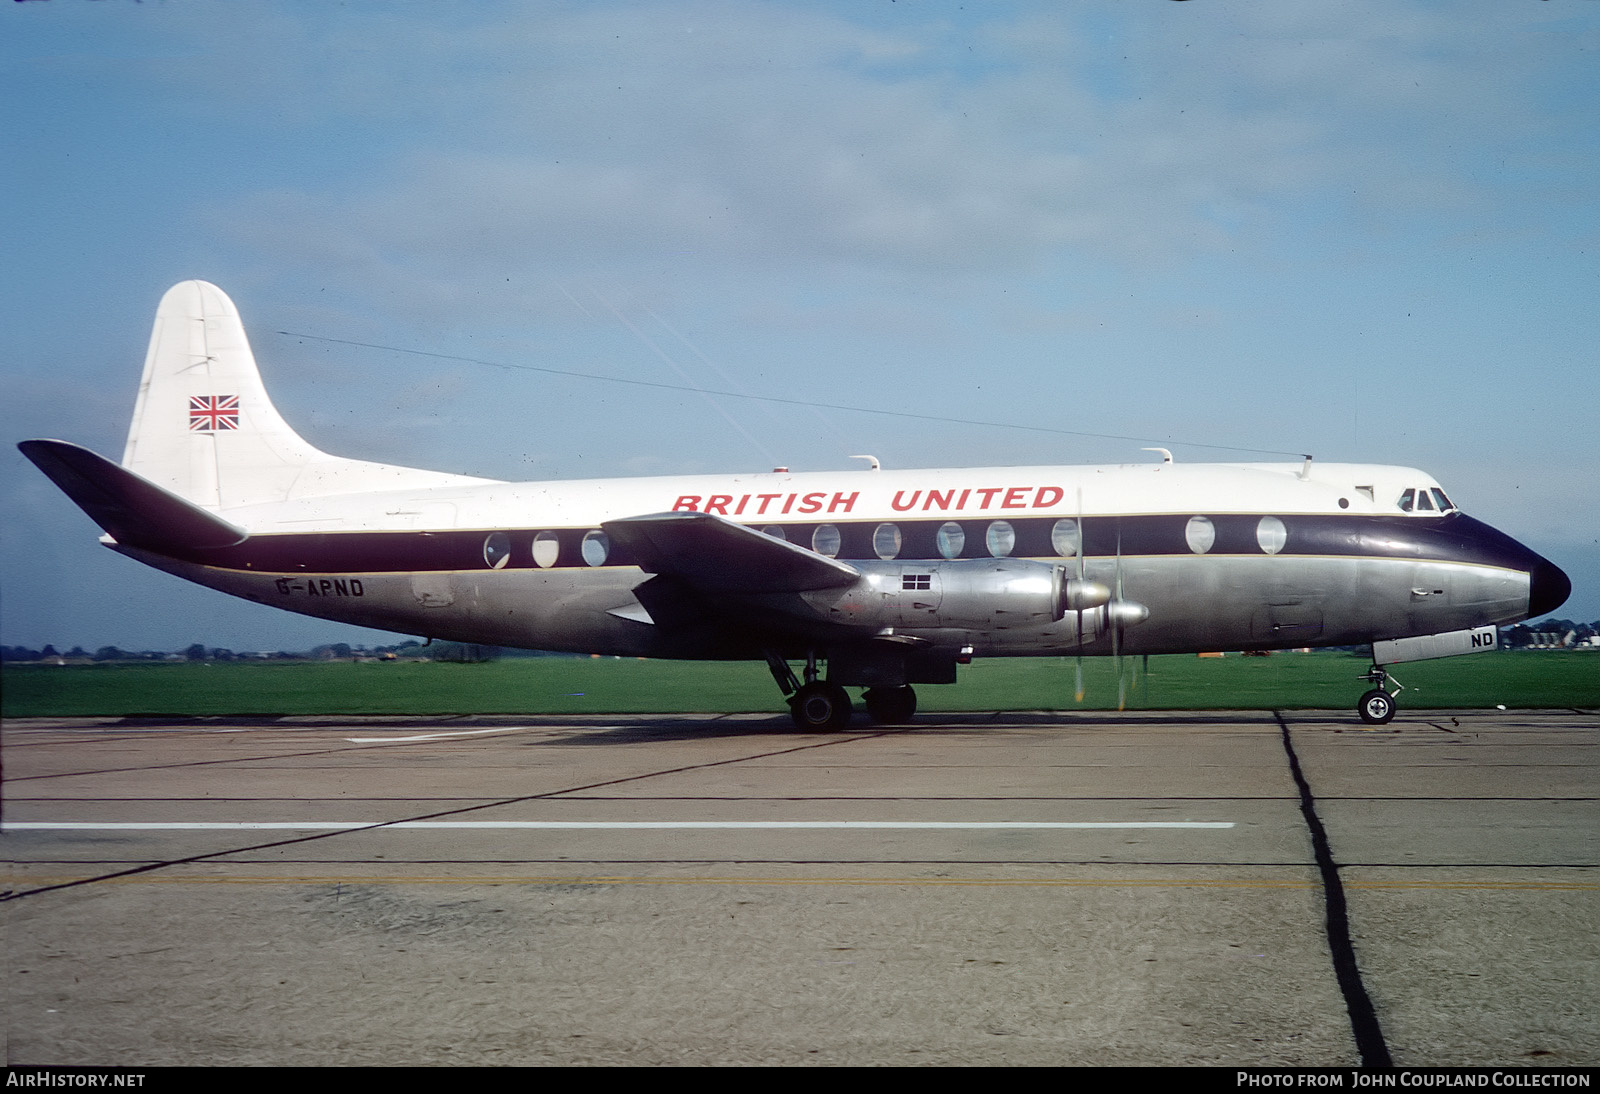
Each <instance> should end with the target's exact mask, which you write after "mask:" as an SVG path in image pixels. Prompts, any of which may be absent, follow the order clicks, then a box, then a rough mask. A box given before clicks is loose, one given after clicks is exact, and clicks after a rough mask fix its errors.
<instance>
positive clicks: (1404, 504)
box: [1400, 490, 1417, 513]
mask: <svg viewBox="0 0 1600 1094" xmlns="http://www.w3.org/2000/svg"><path fill="white" fill-rule="evenodd" d="M1416 504H1417V492H1416V491H1415V490H1407V491H1406V492H1405V493H1404V494H1401V495H1400V511H1401V512H1402V513H1409V512H1411V510H1412V509H1414V508H1415V507H1416Z"/></svg>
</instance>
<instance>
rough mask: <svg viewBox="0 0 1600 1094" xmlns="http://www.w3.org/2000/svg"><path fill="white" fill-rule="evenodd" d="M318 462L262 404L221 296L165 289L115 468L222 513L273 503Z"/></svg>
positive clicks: (211, 288) (256, 376)
mask: <svg viewBox="0 0 1600 1094" xmlns="http://www.w3.org/2000/svg"><path fill="white" fill-rule="evenodd" d="M319 458H323V459H325V458H327V457H326V456H324V454H323V453H322V452H319V451H318V450H317V449H315V448H313V447H312V446H311V445H309V444H307V443H306V442H305V441H303V440H301V438H300V436H299V435H298V434H297V433H295V431H294V430H292V429H290V428H289V423H287V422H285V421H284V420H283V416H282V415H280V414H279V413H278V411H277V408H276V407H274V406H273V405H272V400H270V399H268V398H267V391H266V388H265V387H263V386H262V384H261V374H260V373H259V372H257V371H256V359H255V356H254V355H253V354H251V352H250V342H249V340H248V339H247V338H246V337H245V333H244V324H243V323H242V322H241V321H240V319H239V312H238V309H236V308H235V307H234V306H233V301H232V300H229V299H228V297H227V294H225V293H224V292H223V291H222V290H221V289H219V288H217V287H216V286H215V285H210V284H207V283H206V282H204V281H185V282H183V283H182V284H181V285H174V286H173V287H172V288H171V289H169V290H167V294H166V295H165V296H163V297H162V298H161V306H160V307H159V308H157V309H156V325H155V330H154V331H152V332H151V334H150V352H149V354H148V355H146V357H145V361H144V378H143V379H142V380H140V381H139V401H138V402H137V403H136V404H135V406H134V409H133V425H132V426H131V427H130V428H129V430H128V446H127V448H126V449H125V450H124V451H123V454H122V466H123V467H126V468H127V469H128V470H130V471H133V472H136V473H137V474H140V475H143V476H144V477H145V478H147V479H149V480H150V481H151V482H153V483H155V484H156V485H157V486H162V487H165V488H166V489H168V490H171V491H172V492H173V493H174V494H177V495H179V496H180V497H184V498H188V499H189V500H190V501H193V502H196V503H198V504H200V505H204V506H208V507H213V508H223V507H231V506H235V505H249V504H251V503H253V502H258V501H279V500H281V499H282V498H284V497H285V496H286V494H287V492H288V490H289V488H290V486H291V484H292V483H293V481H294V479H295V477H296V475H297V473H298V472H299V470H300V468H302V467H303V466H304V465H306V464H307V463H310V462H311V461H313V460H316V459H319ZM224 465H226V474H224V473H223V467H224Z"/></svg>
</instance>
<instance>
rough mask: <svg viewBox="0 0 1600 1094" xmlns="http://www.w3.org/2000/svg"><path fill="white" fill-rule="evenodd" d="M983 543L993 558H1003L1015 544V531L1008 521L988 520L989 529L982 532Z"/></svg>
mask: <svg viewBox="0 0 1600 1094" xmlns="http://www.w3.org/2000/svg"><path fill="white" fill-rule="evenodd" d="M983 545H984V546H985V547H987V548H989V553H990V554H991V555H993V556H994V557H995V558H1005V557H1006V556H1007V555H1009V554H1011V552H1012V551H1013V550H1014V549H1015V548H1016V546H1017V533H1016V531H1015V530H1014V529H1013V528H1012V527H1011V524H1010V522H1009V521H1004V520H995V521H990V522H989V530H988V531H987V532H985V533H984V534H983Z"/></svg>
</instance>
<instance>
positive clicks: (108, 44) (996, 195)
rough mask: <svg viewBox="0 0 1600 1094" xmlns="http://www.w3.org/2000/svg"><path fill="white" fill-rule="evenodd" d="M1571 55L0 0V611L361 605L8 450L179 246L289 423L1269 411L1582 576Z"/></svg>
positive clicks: (625, 455)
mask: <svg viewBox="0 0 1600 1094" xmlns="http://www.w3.org/2000/svg"><path fill="white" fill-rule="evenodd" d="M1597 65H1600V2H1596V0H1545V2H1541V0H1484V2H1472V0H1467V2H1448V3H1447V2H1423V0H1411V2H1406V0H1371V2H1362V0H1351V2H1345V3H1329V2H1327V0H1305V2H1302V0H1190V2H1186V3H1173V2H1169V0H1148V2H1139V3H1128V2H1124V3H1111V2H1109V0H1108V2H1105V3H1090V2H1085V3H1077V4H1071V5H1066V4H1058V3H1053V2H1037V3H1030V2H1014V3H1007V2H1004V0H1001V2H985V3H982V4H977V3H965V4H960V3H933V2H919V0H899V2H891V0H881V2H871V0H850V2H842V0H841V2H837V3H825V2H799V0H790V2H768V3H760V2H662V3H654V2H639V3H606V2H603V0H602V2H590V3H578V2H571V3H558V2H549V3H544V2H504V3H497V2H494V0H480V2H475V3H472V4H441V3H436V2H406V0H384V2H371V3H369V2H364V0H350V2H346V3H343V4H339V5H331V4H327V3H320V2H295V0H279V2H276V3H272V4H238V3H221V2H215V0H147V2H144V3H135V2H131V0H98V2H97V0H28V2H19V3H9V4H7V5H6V6H5V7H4V8H3V9H0V90H3V95H4V98H3V101H4V102H5V104H6V107H5V110H4V111H3V112H0V181H3V185H4V193H5V200H4V202H3V203H0V254H3V255H4V259H5V260H4V261H3V262H0V288H3V299H4V301H5V304H4V307H3V311H0V390H3V392H4V398H3V400H0V437H3V439H4V440H5V441H6V444H5V445H4V446H3V450H0V499H3V504H4V506H5V512H6V519H5V520H4V522H3V524H0V640H3V642H4V643H5V644H8V645H29V646H33V647H35V648H37V647H40V646H42V645H44V644H45V643H52V644H54V645H55V646H57V647H58V648H60V649H67V648H69V647H71V646H73V645H82V646H84V647H86V648H88V649H91V650H92V649H95V648H97V647H99V646H102V645H116V646H120V647H123V648H126V649H173V648H181V647H183V646H186V645H188V644H189V643H191V642H202V643H204V644H206V645H208V646H222V647H226V648H229V649H234V650H276V649H303V648H307V647H309V646H311V645H314V644H317V643H320V642H334V641H344V642H349V643H351V644H368V645H370V644H377V643H382V642H388V641H393V640H394V639H393V637H392V636H388V635H384V634H381V633H379V632H374V631H367V630H362V629H360V628H354V627H346V626H340V625H336V624H331V623H325V622H321V621H316V620H309V619H304V618H301V617H296V616H292V615H288V614H286V613H281V612H275V611H273V610H271V609H268V608H265V607H261V606H258V605H254V604H248V603H245V602H242V601H236V600H232V599H230V598H228V597H225V596H223V595H222V594H219V593H215V592H211V591H209V590H204V589H200V588H198V587H195V586H191V585H187V584H186V583H184V582H181V581H179V580H177V579H175V578H172V577H169V576H167V575H165V574H161V573H158V572H156V571H153V570H149V569H147V568H145V567H142V566H140V565H138V564H137V563H134V562H132V561H131V560H128V559H125V558H122V557H121V556H118V555H116V554H114V553H113V552H111V551H108V550H106V549H105V548H104V547H101V546H100V545H99V544H98V543H97V536H98V529H96V528H95V527H94V526H93V525H92V523H91V522H90V521H89V520H88V519H87V518H86V517H84V516H83V515H82V514H81V513H79V512H78V510H77V509H76V508H75V507H74V506H73V505H72V504H71V503H70V502H69V501H68V500H67V499H66V498H65V497H64V496H63V495H61V494H60V493H59V491H57V490H56V489H55V487H54V486H52V485H51V484H50V483H49V482H48V481H47V480H46V479H45V478H44V477H43V476H42V475H40V474H39V473H38V472H37V471H36V470H35V469H34V468H33V467H32V465H30V464H29V463H28V462H27V461H26V460H25V459H24V458H23V457H22V456H21V455H20V453H18V452H17V451H16V449H15V447H14V445H15V442H16V441H19V440H23V439H26V438H30V437H59V438H62V439H65V440H70V441H74V442H77V443H80V444H84V445H87V446H89V447H91V448H93V449H95V450H97V451H99V452H102V453H105V454H108V455H110V456H112V457H113V458H117V457H119V456H120V455H121V451H122V445H123V441H124V438H125V435H126V431H127V423H128V419H129V417H130V415H131V412H132V406H133V400H134V395H135V393H136V390H137V386H138V380H139V371H140V368H141V366H142V362H143V358H144V350H145V345H146V342H147V340H148V338H149V332H150V325H151V322H152V320H153V317H154V311H155V306H156V302H157V301H158V300H159V299H160V297H161V294H162V293H163V292H164V291H165V290H166V289H167V288H168V287H169V286H171V285H172V284H174V283H176V282H178V281H182V280H186V279H189V278H202V279H205V280H208V281H212V282H214V283H216V284H218V285H220V286H221V287H222V288H223V289H224V290H225V291H226V292H227V293H228V294H229V295H230V296H231V297H232V298H233V300H234V301H235V303H236V304H237V305H238V307H239V309H240V312H241V314H242V315H243V317H244V321H245V325H246V329H247V330H248V331H249V332H250V336H251V340H252V344H253V346H254V348H255V352H256V357H257V359H258V361H259V362H260V365H261V368H262V372H263V375H264V377H265V379H266V382H267V385H268V389H269V390H270V391H271V392H272V393H273V398H274V400H275V402H276V403H277V404H278V406H279V409H280V410H282V411H283V413H284V415H285V417H287V418H288V419H289V421H290V422H291V423H293V424H294V425H295V426H296V427H297V428H298V429H299V430H300V431H301V432H302V433H303V434H304V435H305V436H306V437H307V439H308V440H310V441H311V442H312V443H314V444H316V445H317V446H318V447H321V448H323V449H325V450H328V451H330V452H334V453H336V454H339V455H344V456H352V457H357V458H362V459H371V460H378V461H382V462H386V463H396V464H403V465H410V466H419V467H428V468H434V469H438V470H445V471H455V472H462V473H468V474H473V475H481V476H486V477H491V478H500V479H512V480H528V479H565V478H593V477H603V476H614V475H655V474H675V473H683V472H742V471H751V470H766V469H769V468H771V467H773V466H778V465H783V466H787V467H791V468H793V469H794V470H797V471H799V470H834V469H844V468H849V467H858V466H860V463H859V462H858V461H852V460H851V459H850V458H849V457H850V456H851V455H852V454H855V453H872V454H874V455H876V456H877V457H878V458H879V459H880V460H881V461H882V462H883V464H884V466H886V467H937V466H951V465H1002V464H1048V463H1125V462H1137V461H1141V460H1146V459H1150V458H1151V457H1150V456H1149V454H1147V453H1142V452H1140V451H1139V449H1140V447H1141V446H1142V445H1163V446H1166V447H1169V448H1171V449H1172V451H1173V453H1174V455H1175V457H1176V458H1177V459H1179V460H1183V461H1189V462H1197V461H1201V460H1219V459H1220V460H1260V459H1262V458H1264V457H1263V455H1262V451H1263V450H1266V451H1273V452H1293V453H1298V452H1309V453H1312V454H1313V455H1315V456H1316V458H1317V459H1320V460H1327V461H1341V462H1361V463H1384V464H1400V465H1406V466H1413V467H1419V468H1422V469H1424V470H1426V471H1427V472H1429V473H1430V474H1432V475H1434V476H1436V477H1437V478H1438V479H1439V480H1440V481H1441V482H1442V483H1443V484H1444V486H1445V488H1446V490H1447V491H1448V492H1449V493H1450V494H1451V496H1452V498H1453V499H1454V500H1455V501H1456V502H1457V503H1458V504H1459V505H1461V506H1462V507H1463V508H1464V509H1466V510H1467V511H1468V512H1470V513H1472V514H1473V515H1475V516H1477V517H1479V518H1481V519H1483V520H1486V521H1488V522H1489V523H1491V524H1493V525H1495V526H1496V527H1499V528H1501V529H1502V530H1504V531H1507V532H1509V533H1510V534H1512V535H1513V536H1515V537H1516V538H1518V539H1520V540H1521V541H1523V542H1524V543H1526V544H1528V545H1529V546H1530V547H1533V548H1534V549H1535V550H1538V551H1540V552H1541V553H1543V554H1545V555H1546V556H1547V557H1549V558H1551V559H1552V560H1553V561H1555V562H1556V563H1557V564H1558V565H1560V566H1562V567H1563V568H1564V569H1566V570H1567V572H1568V573H1569V574H1570V575H1571V576H1572V578H1573V582H1574V592H1573V596H1572V598H1571V599H1570V600H1569V601H1568V603H1567V604H1566V605H1565V606H1563V607H1562V608H1561V609H1560V610H1559V611H1558V612H1557V614H1558V615H1560V616H1563V617H1566V618H1572V619H1578V620H1585V621H1586V620H1592V619H1596V618H1600V505H1597V502H1600V486H1597V485H1596V484H1597V483H1600V445H1597V443H1596V435H1595V422H1596V416H1597V411H1596V408H1597V407H1600V379H1597V370H1596V369H1595V368H1594V367H1593V366H1594V348H1593V347H1594V337H1593V328H1594V320H1595V316H1596V311H1597V305H1596V301H1600V125H1597V124H1596V119H1597V118H1600V79H1597V78H1596V76H1597ZM349 343H358V344H357V345H351V344H349ZM540 370H551V371H540ZM573 374H580V375H573ZM591 377H608V378H610V379H609V380H607V379H596V378H591ZM617 381H634V383H622V382H617ZM641 381H642V382H645V383H650V384H673V385H681V386H684V387H691V388H701V389H709V390H714V391H719V392H735V393H739V394H740V395H743V396H751V398H735V397H732V396H729V395H706V394H695V393H692V392H671V391H665V390H662V389H660V388H651V387H645V386H640V383H639V382H641ZM755 397H767V398H768V399H787V400H799V401H801V402H809V403H815V404H825V405H816V406H804V405H795V404H794V403H778V402H771V401H763V400H762V399H761V398H755ZM841 407H848V408H857V409H839V408H841ZM936 419H960V420H962V421H965V422H980V423H992V424H980V425H973V424H961V423H960V422H958V421H939V420H936ZM1119 438H1139V439H1136V440H1125V439H1119ZM1268 458H1270V457H1268Z"/></svg>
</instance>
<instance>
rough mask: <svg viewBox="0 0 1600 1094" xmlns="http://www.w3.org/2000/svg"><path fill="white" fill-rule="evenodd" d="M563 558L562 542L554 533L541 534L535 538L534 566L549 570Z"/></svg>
mask: <svg viewBox="0 0 1600 1094" xmlns="http://www.w3.org/2000/svg"><path fill="white" fill-rule="evenodd" d="M560 557H561V540H560V538H559V537H558V536H557V535H556V534H555V533H554V532H540V533H539V534H538V535H536V536H534V537H533V564H534V565H535V566H538V567H541V568H542V569H546V570H548V569H549V568H550V567H552V566H554V565H555V564H556V559H558V558H560Z"/></svg>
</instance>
